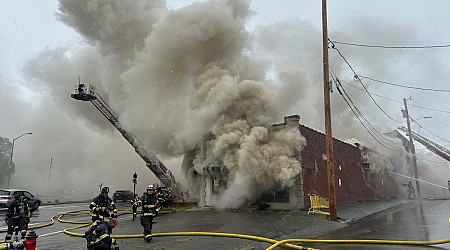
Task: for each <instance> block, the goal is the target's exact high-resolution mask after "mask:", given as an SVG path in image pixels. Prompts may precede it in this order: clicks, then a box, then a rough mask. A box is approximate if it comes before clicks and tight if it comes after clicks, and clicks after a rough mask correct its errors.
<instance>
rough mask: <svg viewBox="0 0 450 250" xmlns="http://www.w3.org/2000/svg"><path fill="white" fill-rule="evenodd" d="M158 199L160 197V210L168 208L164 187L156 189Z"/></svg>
mask: <svg viewBox="0 0 450 250" xmlns="http://www.w3.org/2000/svg"><path fill="white" fill-rule="evenodd" d="M156 197H158V205H159V207H160V208H165V207H166V201H167V200H166V198H167V196H166V192H165V190H164V189H163V187H158V188H157V189H156Z"/></svg>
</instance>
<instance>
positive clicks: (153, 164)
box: [70, 79, 178, 191]
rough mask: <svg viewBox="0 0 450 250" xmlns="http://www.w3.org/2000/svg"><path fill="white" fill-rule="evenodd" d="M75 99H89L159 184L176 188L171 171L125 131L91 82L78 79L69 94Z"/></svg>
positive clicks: (131, 134) (136, 138)
mask: <svg viewBox="0 0 450 250" xmlns="http://www.w3.org/2000/svg"><path fill="white" fill-rule="evenodd" d="M78 81H79V79H78ZM70 97H72V98H73V99H75V100H79V101H89V102H91V103H92V104H93V105H94V106H95V107H96V108H97V109H98V111H100V113H102V115H103V116H105V117H106V119H108V121H110V122H111V124H112V125H114V127H116V128H117V130H119V132H120V133H121V134H122V136H123V137H125V139H126V140H127V141H128V142H129V143H130V144H131V145H132V146H133V147H134V149H135V151H136V153H137V154H138V155H139V156H140V157H141V158H142V159H143V160H144V161H145V165H146V166H147V167H148V168H149V169H150V170H151V171H152V172H153V173H154V174H155V176H156V178H158V180H159V181H160V182H161V186H164V187H168V188H172V190H173V191H175V190H177V189H178V185H177V182H176V181H175V177H174V176H173V174H172V172H171V171H170V170H168V169H167V168H166V167H165V166H164V164H163V163H162V162H161V161H160V160H159V159H158V157H156V155H155V154H153V153H152V152H151V151H149V150H146V149H145V148H144V146H143V143H142V142H141V141H140V140H139V139H138V137H136V136H135V135H134V134H133V133H131V132H128V131H126V130H125V129H124V128H123V127H122V126H121V125H120V123H119V117H118V116H117V115H116V114H115V113H114V111H113V110H112V109H111V108H110V107H109V105H108V104H107V103H106V102H105V101H104V100H103V98H102V97H101V96H100V95H99V94H98V92H97V88H96V87H95V86H94V85H92V84H85V83H81V82H80V81H79V83H78V85H76V86H75V93H74V94H71V95H70Z"/></svg>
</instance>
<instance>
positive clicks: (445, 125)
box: [411, 98, 450, 128]
mask: <svg viewBox="0 0 450 250" xmlns="http://www.w3.org/2000/svg"><path fill="white" fill-rule="evenodd" d="M411 100H412V101H413V102H414V103H416V104H417V106H418V107H419V108H421V109H422V110H423V111H424V112H425V113H427V114H428V115H429V116H431V117H433V116H432V115H431V114H430V113H429V112H428V111H426V110H425V109H424V108H422V107H420V105H419V104H418V103H417V102H416V101H415V100H414V99H412V98H411ZM433 119H435V120H436V121H437V122H439V123H440V124H442V125H443V126H444V127H447V128H450V126H447V125H445V124H444V123H443V122H441V121H440V120H438V119H437V118H436V117H433Z"/></svg>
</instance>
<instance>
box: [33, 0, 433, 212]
mask: <svg viewBox="0 0 450 250" xmlns="http://www.w3.org/2000/svg"><path fill="white" fill-rule="evenodd" d="M59 3H60V4H59V9H58V12H57V13H56V16H57V17H58V19H59V20H60V21H62V22H63V23H64V24H66V25H68V26H70V27H72V28H73V29H74V30H75V31H77V32H78V33H79V35H80V36H81V39H82V40H81V41H80V43H79V44H78V46H76V47H70V48H58V49H46V50H44V51H42V52H41V53H40V54H39V55H38V56H37V57H36V58H35V59H34V60H31V61H30V62H29V63H28V64H27V66H26V67H25V72H26V73H27V74H28V76H29V77H30V80H32V81H31V82H32V84H33V86H32V87H34V88H35V89H38V90H42V91H43V92H44V94H46V96H51V98H53V102H54V103H56V107H57V108H56V107H55V106H52V105H46V104H42V105H41V106H40V107H39V108H40V109H41V110H42V111H40V112H39V114H38V115H36V116H34V117H32V118H33V119H31V118H30V121H33V123H35V126H37V127H40V129H41V130H42V131H43V132H41V134H45V135H46V136H47V137H43V138H50V139H49V140H50V141H51V142H54V143H60V147H58V148H55V149H51V150H50V149H47V150H48V151H49V152H46V153H47V154H43V153H44V152H39V153H38V152H33V150H31V149H30V150H29V155H30V158H31V156H33V157H36V158H39V159H40V160H41V161H42V162H44V161H43V156H38V154H41V155H46V156H48V155H49V154H52V155H53V156H54V158H55V160H58V158H59V159H61V161H63V162H64V163H61V164H60V166H61V169H62V170H61V172H60V176H63V177H64V178H61V181H59V182H58V184H55V189H56V188H57V187H56V186H58V187H59V186H64V185H66V186H68V185H69V186H80V183H86V184H87V183H92V182H95V183H97V184H98V183H99V182H104V181H105V179H95V180H94V179H93V178H94V176H96V177H95V178H100V177H97V176H101V175H102V174H101V173H104V172H108V173H109V172H110V173H109V175H108V176H111V177H109V179H108V180H107V181H109V182H110V183H111V182H114V183H115V182H117V185H118V186H119V185H125V184H126V183H129V180H128V179H129V178H126V179H125V180H123V179H124V178H123V176H124V175H126V176H128V175H129V176H131V173H132V172H134V167H135V166H136V165H144V163H142V162H141V161H140V159H139V158H138V157H137V156H136V155H135V153H134V152H133V151H132V150H129V147H128V148H127V143H126V142H124V140H123V138H121V137H120V135H118V133H117V132H115V131H114V128H112V126H110V124H108V122H107V121H106V119H104V117H102V116H101V115H99V114H98V111H97V110H95V109H94V108H93V107H92V105H90V104H88V103H80V102H76V101H74V100H73V99H70V97H69V96H70V93H71V92H72V90H73V85H75V84H76V83H77V75H78V74H79V75H80V76H81V80H82V81H83V82H86V83H91V84H93V85H95V86H96V87H97V88H98V89H99V91H100V93H101V95H102V96H103V98H104V99H105V100H106V101H107V102H108V104H109V105H110V106H111V108H112V109H113V110H114V111H116V113H117V114H118V115H119V117H120V122H121V124H122V125H123V126H124V127H125V128H126V129H127V130H129V131H131V132H133V133H134V134H136V135H137V136H139V138H141V139H142V140H143V141H144V143H145V144H146V146H147V147H148V148H150V149H151V150H153V151H155V153H157V154H158V155H159V156H160V157H161V159H162V160H163V162H165V165H166V166H167V167H169V168H170V169H171V170H172V171H173V172H174V173H175V175H176V177H177V178H178V179H181V176H180V175H177V174H179V173H178V172H179V171H180V170H179V169H177V168H178V165H177V164H176V163H178V164H179V163H180V162H181V160H180V158H181V157H182V155H183V154H185V153H186V152H191V151H190V150H192V148H194V147H196V146H197V144H198V143H199V142H200V140H201V139H202V137H203V135H204V134H206V133H208V132H211V131H212V132H214V133H215V134H216V139H215V143H214V145H213V152H214V157H215V158H222V159H223V161H224V164H225V165H226V166H228V167H229V169H230V171H231V172H230V174H231V176H233V182H232V185H231V187H230V192H229V193H228V194H226V195H225V196H224V199H223V201H222V202H223V204H225V203H231V201H232V200H235V201H237V202H236V203H233V204H232V205H231V206H236V205H237V204H241V203H242V202H244V201H245V200H251V199H252V198H254V196H255V195H257V194H258V193H260V192H261V189H260V187H264V188H263V191H264V189H265V190H267V189H271V188H274V186H273V185H275V184H276V185H278V187H284V186H289V185H292V181H293V177H294V176H295V175H296V174H298V172H299V169H300V163H299V162H294V161H293V160H292V157H293V156H294V154H295V153H296V152H295V150H296V149H299V148H301V146H302V145H304V144H305V142H304V139H303V138H302V136H301V135H300V134H298V133H296V132H293V131H290V130H288V131H286V133H278V134H277V133H274V134H270V133H269V132H268V130H267V127H268V126H269V125H270V124H271V123H274V122H279V121H280V120H282V118H283V117H284V116H286V115H289V114H299V115H301V117H302V119H301V123H302V124H305V125H307V126H309V127H313V128H316V129H318V130H320V128H322V127H323V117H324V115H323V99H322V96H323V88H322V81H323V80H322V51H321V47H322V41H321V31H320V29H319V28H317V27H314V26H312V25H311V24H308V23H304V22H301V21H299V20H289V21H285V22H280V23H276V24H272V25H268V26H258V27H257V28H256V29H255V31H248V30H247V29H246V26H245V25H246V23H247V21H248V20H249V19H250V18H251V16H252V14H253V12H252V10H251V9H250V3H249V2H247V1H238V0H230V1H206V2H202V3H193V4H191V5H188V6H186V7H183V8H180V9H176V10H173V9H168V8H167V6H166V2H165V1H121V0H112V1H100V0H80V1H71V0H60V1H59ZM374 23H376V24H375V25H377V26H375V27H373V24H372V29H371V30H372V31H371V32H367V31H365V30H364V27H365V26H364V22H360V21H358V22H355V23H354V25H353V26H350V28H348V29H347V30H344V31H339V32H337V31H332V32H330V33H331V35H333V36H334V37H335V38H336V39H338V38H340V37H347V36H348V35H350V36H351V34H355V33H356V34H359V35H360V36H359V37H363V38H365V39H368V40H369V41H370V39H371V38H372V39H373V38H374V37H376V38H380V37H381V39H386V40H389V41H399V40H400V38H401V39H405V38H410V40H414V39H415V36H414V34H413V32H408V31H405V32H398V31H397V30H396V27H393V25H392V24H391V23H389V25H385V24H383V23H382V22H374ZM387 26H388V28H386V27H387ZM367 33H369V34H367ZM386 33H389V34H390V36H389V39H387V38H385V37H384V36H382V34H386ZM361 34H367V36H362V35H361ZM380 34H381V35H380ZM344 40H345V39H344ZM379 40H380V39H377V41H379ZM343 52H344V54H345V55H346V56H348V57H352V59H353V60H352V62H353V63H355V64H357V65H362V66H360V68H358V67H356V70H357V71H358V72H363V73H367V74H368V75H369V73H371V74H372V73H373V74H376V73H379V72H384V73H385V74H386V78H389V77H390V76H393V75H395V76H397V75H396V72H394V71H392V70H390V65H389V64H390V63H393V62H395V61H396V55H397V54H396V53H393V52H392V51H389V52H381V53H380V52H376V53H372V52H369V53H360V52H357V51H356V52H355V51H354V50H353V51H352V50H345V49H343ZM330 56H331V57H330V61H331V67H332V68H333V69H334V70H335V72H336V74H337V75H341V76H342V78H344V79H345V78H347V79H352V77H353V76H350V75H349V74H348V73H346V72H348V70H347V68H346V66H345V64H344V63H343V62H342V60H341V59H340V58H339V57H338V56H337V55H336V54H332V53H330ZM382 57H384V58H383V60H384V62H385V63H377V64H375V63H373V62H374V61H377V60H378V61H383V60H381V59H380V58H382ZM419 57H420V55H407V56H405V57H404V59H403V61H402V62H403V63H408V62H413V61H415V60H416V59H417V58H419ZM367 58H370V60H369V59H367ZM375 59H377V60H375ZM436 63H437V62H435V63H434V64H436ZM364 65H366V66H367V67H366V68H364ZM369 65H370V67H369ZM344 72H345V73H344ZM407 78H408V76H404V79H407ZM349 81H351V80H349ZM368 88H369V90H372V89H376V86H373V85H372V86H368ZM348 92H349V94H350V95H351V96H352V97H353V101H354V102H355V103H360V104H361V105H360V106H359V108H360V110H361V112H362V113H364V114H366V115H367V118H368V119H369V120H371V121H372V120H376V121H377V122H375V127H376V128H377V129H379V130H382V129H383V128H384V129H387V130H391V128H390V127H389V128H385V127H384V126H386V125H385V124H390V123H389V121H388V119H387V118H382V119H375V117H378V114H379V110H377V108H376V107H374V106H373V105H369V101H367V100H365V99H367V96H366V95H364V94H362V93H361V92H358V91H357V90H354V89H348ZM47 94H48V95H47ZM401 97H404V96H401ZM47 98H48V97H46V98H43V102H44V103H45V102H47V103H50V102H51V101H50V100H48V99H47ZM364 104H367V105H364ZM332 107H333V108H332V115H333V118H332V120H333V135H334V136H335V137H337V138H344V139H346V138H358V140H360V141H362V143H363V144H364V145H366V146H368V147H371V148H375V149H376V148H378V147H379V146H377V143H376V142H374V141H373V139H371V138H370V137H369V136H368V135H367V132H366V131H365V130H364V129H363V128H362V127H361V125H360V124H359V123H358V121H357V120H356V119H355V118H354V114H353V113H352V112H351V110H350V109H349V108H348V107H347V106H346V104H345V102H343V101H342V99H341V97H339V96H338V95H332ZM374 110H377V111H376V112H373V111H374ZM49 112H50V113H49ZM52 113H61V115H63V113H65V114H67V115H68V116H69V117H67V116H66V117H64V119H58V120H55V118H53V117H50V114H52ZM42 114H46V116H43V115H42ZM375 114H377V115H375ZM398 117H400V114H398ZM399 119H400V118H399ZM49 121H51V122H52V123H53V124H52V123H51V122H49ZM49 124H50V125H52V126H50V125H49ZM80 124H82V125H84V126H85V127H80V126H76V125H80ZM55 126H57V127H58V128H61V130H60V131H55ZM33 132H34V131H33ZM55 133H58V134H59V133H60V136H59V137H58V138H59V139H58V138H56V136H55ZM37 134H38V133H37V132H36V135H37ZM105 138H106V139H105ZM42 140H44V139H42ZM67 140H70V144H71V145H67V144H66V143H63V141H64V142H65V141H67ZM105 141H106V142H105ZM119 142H120V143H119ZM306 143H307V142H306ZM36 144H38V143H36ZM105 144H106V145H107V146H105ZM80 145H81V146H80ZM100 145H101V146H100ZM113 145H114V146H113ZM35 146H37V145H35ZM127 150H129V151H128V152H126V151H127ZM111 152H112V153H111ZM67 155H70V157H66V156H67ZM189 157H191V154H186V158H185V159H184V163H183V169H182V171H183V173H185V174H186V175H189V173H192V169H190V168H189V167H187V166H188V165H189V163H190V162H192V160H193V159H192V158H189ZM191 159H192V160H191ZM168 160H169V162H174V163H175V164H174V165H171V164H169V163H168ZM45 162H46V161H45ZM74 162H76V163H74ZM280 166H287V167H280ZM42 169H44V167H42ZM68 169H70V170H71V171H64V170H68ZM55 171H56V168H55ZM144 171H148V170H147V169H146V168H145V166H144V167H143V168H142V171H141V172H144ZM86 172H89V173H90V174H89V176H91V175H92V176H91V177H84V178H83V179H82V180H80V178H77V177H78V176H80V175H81V173H86ZM56 174H57V172H55V175H56ZM149 175H151V174H147V176H146V177H148V176H149ZM67 179H76V181H73V184H72V183H70V182H66V181H64V180H67ZM188 181H189V180H188ZM143 182H149V181H148V179H146V180H145V181H144V180H143ZM192 184H193V183H192ZM128 185H129V184H128ZM142 185H144V183H142ZM193 185H195V184H193ZM81 186H89V185H81ZM91 186H93V185H92V184H91V185H90V186H89V187H91ZM78 188H80V187H78ZM86 188H88V187H86ZM241 190H246V192H244V193H245V194H243V193H242V192H239V191H241Z"/></svg>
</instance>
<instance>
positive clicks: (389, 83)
mask: <svg viewBox="0 0 450 250" xmlns="http://www.w3.org/2000/svg"><path fill="white" fill-rule="evenodd" d="M358 77H359V78H360V79H368V80H371V81H374V82H378V83H384V84H388V85H392V86H396V87H401V88H408V89H417V90H424V91H435V92H448V93H450V89H432V88H421V87H412V86H408V85H404V84H398V83H392V82H387V81H381V80H377V79H374V78H371V77H368V76H362V75H358Z"/></svg>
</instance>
